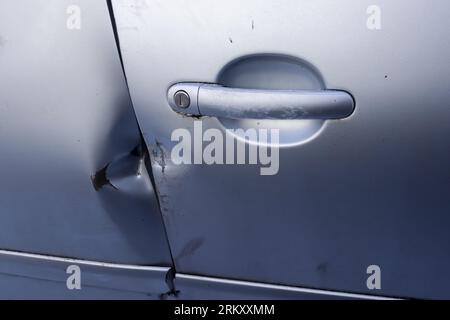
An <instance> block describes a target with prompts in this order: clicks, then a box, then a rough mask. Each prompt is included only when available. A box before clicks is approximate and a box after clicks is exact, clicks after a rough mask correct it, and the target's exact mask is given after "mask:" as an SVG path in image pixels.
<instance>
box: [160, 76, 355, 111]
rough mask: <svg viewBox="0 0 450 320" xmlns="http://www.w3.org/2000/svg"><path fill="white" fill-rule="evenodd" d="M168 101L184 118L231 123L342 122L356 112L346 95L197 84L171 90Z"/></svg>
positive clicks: (174, 86) (171, 88) (348, 95)
mask: <svg viewBox="0 0 450 320" xmlns="http://www.w3.org/2000/svg"><path fill="white" fill-rule="evenodd" d="M168 101H169V105H170V106H171V108H172V109H173V110H174V111H176V112H179V113H182V114H187V115H192V116H210V117H218V118H231V119H242V118H248V119H342V118H346V117H348V116H350V115H351V114H352V113H353V111H354V109H355V103H354V100H353V97H352V96H351V95H350V94H349V93H348V92H346V91H339V90H322V91H320V90H318V91H313V90H260V89H240V88H229V87H224V86H221V85H216V84H208V83H193V82H188V83H177V84H175V85H173V86H172V87H170V89H169V91H168Z"/></svg>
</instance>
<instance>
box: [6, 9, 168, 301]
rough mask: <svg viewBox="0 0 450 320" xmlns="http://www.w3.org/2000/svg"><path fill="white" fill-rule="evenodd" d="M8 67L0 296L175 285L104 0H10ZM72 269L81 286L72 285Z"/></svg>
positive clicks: (149, 291)
mask: <svg viewBox="0 0 450 320" xmlns="http://www.w3.org/2000/svg"><path fill="white" fill-rule="evenodd" d="M0 70H1V72H0V176H1V180H0V298H2V299H13V298H18V299H24V298H34V299H45V298H56V299H61V298H65V299H73V298H84V299H86V298H97V299H99V298H100V299H103V298H114V299H116V298H138V299H148V298H159V297H160V295H163V294H164V293H166V292H167V291H169V288H168V286H167V285H166V276H167V274H168V272H169V270H170V268H171V266H172V261H171V256H170V251H169V247H168V243H167V239H166V235H165V231H164V226H163V223H162V219H161V215H160V212H159V209H158V204H157V199H156V197H155V194H154V190H153V187H152V184H151V181H150V177H149V175H148V172H147V170H146V169H145V167H144V166H143V163H144V160H145V152H140V150H141V149H142V150H143V149H145V148H139V146H140V145H141V134H140V132H139V127H138V125H137V123H136V119H135V116H134V111H133V108H132V104H131V100H130V97H129V93H128V90H127V86H126V82H125V77H124V74H123V70H122V67H121V63H120V58H119V54H118V51H117V46H116V41H115V37H114V32H113V28H112V23H111V19H110V13H109V9H108V5H107V3H106V2H105V1H90V0H74V1H70V3H69V2H67V1H60V0H51V1H50V0H39V1H37V0H29V1H13V0H6V1H1V2H0ZM135 165H139V170H136V167H135ZM138 172H139V174H138ZM74 266H75V267H77V268H79V269H77V270H79V274H80V286H79V287H78V288H69V287H68V286H67V285H66V281H68V278H69V277H70V276H71V275H72V274H71V270H72V269H70V268H69V267H71V268H73V267H74ZM69 280H70V279H69ZM81 288H82V290H81ZM69 289H74V290H69ZM78 289H80V290H78Z"/></svg>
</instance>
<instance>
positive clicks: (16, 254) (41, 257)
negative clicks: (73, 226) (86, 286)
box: [0, 250, 170, 272]
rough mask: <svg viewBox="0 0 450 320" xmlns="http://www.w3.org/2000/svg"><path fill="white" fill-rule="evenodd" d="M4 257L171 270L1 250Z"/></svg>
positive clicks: (163, 269)
mask: <svg viewBox="0 0 450 320" xmlns="http://www.w3.org/2000/svg"><path fill="white" fill-rule="evenodd" d="M2 255H5V256H12V257H18V258H29V259H36V260H43V261H51V262H62V263H69V264H80V265H88V266H93V267H104V268H113V269H126V270H141V271H155V272H168V271H169V270H170V267H152V266H136V265H129V264H120V263H107V262H98V261H89V260H79V259H71V258H61V257H54V256H47V255H42V254H35V253H22V252H15V251H8V250H0V258H1V256H2Z"/></svg>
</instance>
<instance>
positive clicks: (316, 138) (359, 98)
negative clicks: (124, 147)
mask: <svg viewBox="0 0 450 320" xmlns="http://www.w3.org/2000/svg"><path fill="white" fill-rule="evenodd" d="M375 2H376V3H374V2H373V1H366V0H362V1H361V0H348V1H331V0H316V1H308V0H301V1H294V0H284V1H277V2H272V1H256V0H250V1H237V0H236V1H235V0H230V1H206V0H200V1H191V2H187V1H177V0H171V1H156V0H148V1H146V0H141V1H132V0H113V7H114V14H115V20H116V24H117V31H118V35H119V41H120V47H121V53H122V56H123V61H124V67H125V72H126V76H127V80H128V86H129V90H130V93H131V98H132V101H133V105H134V109H135V112H136V116H137V119H138V122H139V125H140V127H141V130H142V132H143V137H144V139H145V141H146V144H147V146H148V148H149V150H150V154H151V159H152V170H153V174H154V178H155V182H156V188H157V194H158V197H159V202H160V204H161V210H162V215H163V219H164V223H165V227H166V230H167V234H168V239H169V244H170V247H171V250H172V253H173V257H174V263H175V269H176V272H177V274H180V275H200V276H207V277H209V278H222V279H236V280H245V281H251V282H255V283H267V284H281V285H286V286H292V287H298V288H320V289H324V290H330V291H340V292H353V293H364V294H370V295H382V296H391V297H414V298H449V297H450V295H449V291H448V287H449V286H450V279H449V278H448V277H447V276H446V273H447V270H448V269H449V268H450V256H449V250H450V234H449V232H448V228H449V225H450V216H449V213H450V197H449V196H448V195H449V192H450V167H449V166H448V163H450V144H449V140H448V139H449V137H450V125H449V121H448V120H449V119H450V107H449V101H450V90H449V82H450V63H449V58H448V57H449V56H450V43H449V41H448V38H449V30H450V25H449V20H448V16H449V13H450V4H449V3H448V2H447V1H443V0H442V1H433V2H429V1H423V0H414V1H411V0H408V1H406V0H397V1H386V0H378V1H375ZM298 101H300V102H299V103H298V105H296V103H297V102H298ZM209 129H213V131H209V133H208V130H209ZM260 129H261V130H260ZM248 130H250V131H248ZM252 130H253V131H252ZM186 132H187V133H188V134H187V133H186ZM218 132H220V134H218ZM252 132H253V133H255V132H256V134H257V135H256V136H255V134H252ZM265 135H267V136H269V137H270V139H265ZM199 137H200V138H199ZM227 138H228V139H230V140H233V141H234V143H235V147H233V148H232V149H227V147H226V146H225V141H227ZM263 138H264V139H263ZM186 139H188V140H189V142H190V144H189V146H190V148H189V147H188V146H187V145H183V146H181V145H180V144H182V143H184V142H183V140H186ZM221 140H223V144H222V145H223V148H221V147H220V146H222V145H220V144H219V145H215V146H216V147H217V148H215V147H214V148H213V147H211V144H212V143H213V142H214V141H215V142H217V143H219V142H220V141H221ZM199 141H200V142H199ZM185 142H186V141H185ZM208 146H209V149H208ZM243 147H245V152H246V154H245V157H244V158H241V160H240V161H238V160H237V155H236V154H237V153H239V151H238V150H241V152H242V150H243V149H242V148H243ZM211 148H212V149H215V152H216V154H214V153H213V152H211ZM239 148H241V149H239ZM255 149H256V150H258V157H257V158H256V160H255V158H251V156H250V154H251V152H252V150H253V151H254V150H255ZM266 149H268V151H267V150H266ZM220 150H222V151H220ZM230 150H235V151H236V154H234V155H231V156H230V158H228V160H230V161H229V163H228V164H226V163H227V158H226V157H227V152H228V151H230ZM260 150H263V152H266V151H267V152H268V153H266V154H264V153H263V156H261V153H259V152H260ZM181 151H183V152H181ZM208 152H209V153H208ZM221 152H222V153H221ZM205 154H206V156H205ZM208 154H209V156H210V158H208V157H207V155H208ZM269 154H271V158H270V157H269ZM228 155H229V153H228ZM264 155H265V157H264ZM277 155H278V158H277ZM196 156H199V157H197V158H196ZM180 157H181V160H180ZM211 157H212V158H213V159H212V160H211ZM267 159H270V160H271V161H269V162H268V161H267ZM262 160H266V161H265V162H264V161H262ZM264 169H266V170H264ZM374 275H375V276H376V277H377V279H376V281H375V282H373V281H372V280H373V278H371V276H374ZM374 283H375V285H374Z"/></svg>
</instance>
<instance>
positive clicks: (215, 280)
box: [175, 273, 400, 300]
mask: <svg viewBox="0 0 450 320" xmlns="http://www.w3.org/2000/svg"><path fill="white" fill-rule="evenodd" d="M177 278H178V279H186V280H196V281H202V282H213V283H217V284H225V285H233V286H244V287H252V288H256V289H258V288H260V289H270V290H279V291H285V292H298V293H307V294H315V295H323V296H330V297H332V296H334V297H341V298H347V299H362V300H400V299H397V298H390V297H383V296H372V295H366V294H356V293H345V292H338V291H328V290H320V289H307V288H301V287H290V286H284V285H274V284H265V283H257V282H249V281H241V280H227V279H220V278H211V277H202V276H193V275H188V274H181V273H177V274H176V278H175V280H176V279H177Z"/></svg>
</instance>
